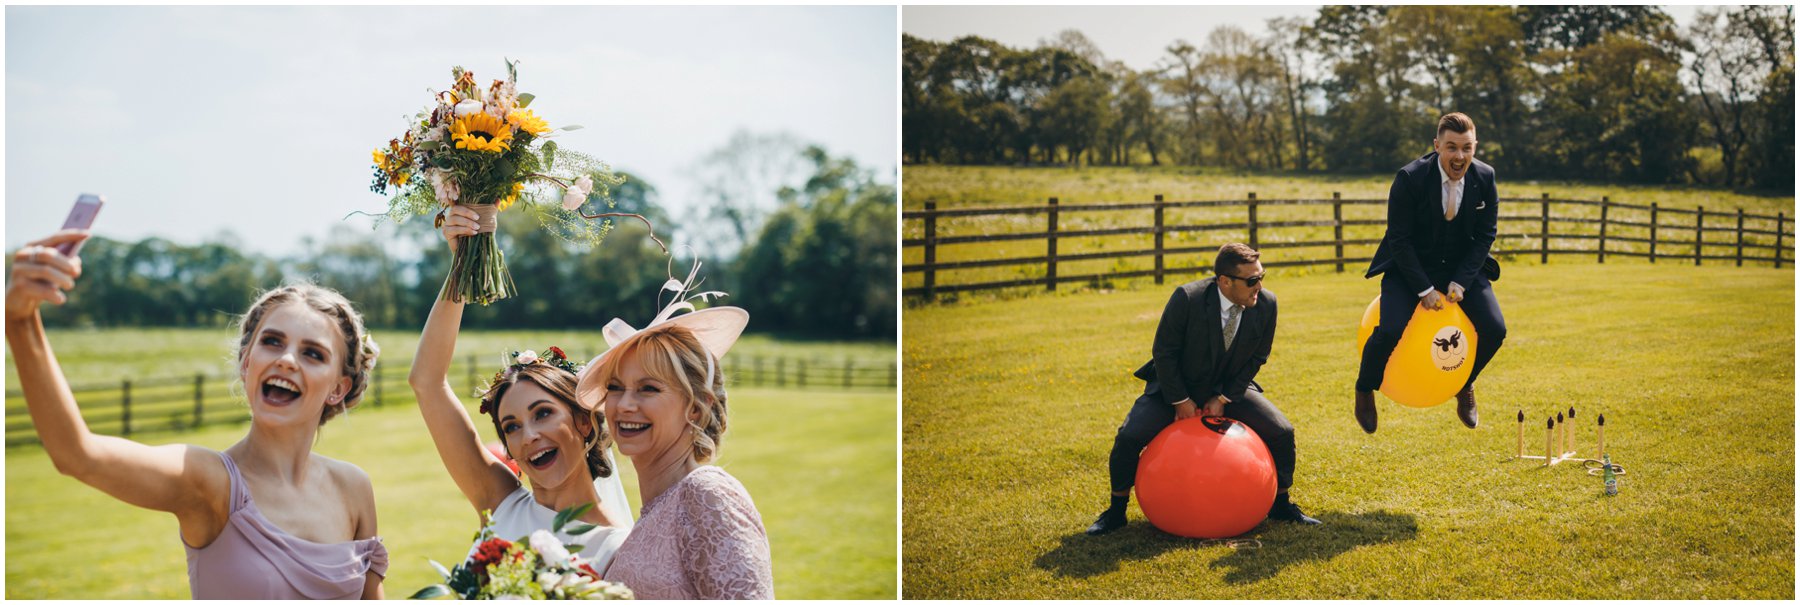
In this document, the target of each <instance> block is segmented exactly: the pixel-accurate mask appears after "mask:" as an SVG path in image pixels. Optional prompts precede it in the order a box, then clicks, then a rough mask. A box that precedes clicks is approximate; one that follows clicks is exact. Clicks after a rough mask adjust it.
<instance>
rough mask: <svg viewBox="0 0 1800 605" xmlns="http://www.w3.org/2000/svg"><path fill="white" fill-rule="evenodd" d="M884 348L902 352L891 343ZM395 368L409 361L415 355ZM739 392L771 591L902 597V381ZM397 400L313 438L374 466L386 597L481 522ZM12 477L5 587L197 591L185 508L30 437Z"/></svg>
mask: <svg viewBox="0 0 1800 605" xmlns="http://www.w3.org/2000/svg"><path fill="white" fill-rule="evenodd" d="M63 336H67V335H58V336H57V338H56V339H55V340H53V343H55V344H56V345H57V346H58V350H59V352H62V353H63V354H64V359H65V362H64V365H65V368H66V369H67V370H69V373H70V374H71V379H72V380H77V381H79V380H83V379H84V378H85V379H95V380H103V379H105V378H106V377H107V375H108V372H109V370H108V368H107V366H106V365H105V364H107V363H111V362H109V361H103V360H108V359H113V358H118V357H120V356H121V351H127V352H128V351H129V350H130V349H129V348H128V347H132V346H135V347H138V348H137V350H138V351H142V350H144V348H146V347H149V348H155V347H158V346H162V345H159V344H153V343H157V342H161V341H159V340H158V339H166V340H168V341H169V342H168V344H167V346H171V347H173V348H170V349H157V350H158V351H160V352H162V354H163V355H164V357H162V358H161V362H162V363H160V364H153V363H145V362H138V361H130V362H125V364H124V366H123V367H125V368H128V369H139V368H140V367H141V368H145V369H150V370H155V369H168V368H189V367H190V366H191V369H189V370H188V371H204V372H214V371H218V369H219V368H221V367H227V368H228V367H229V362H227V361H224V360H223V356H224V355H225V354H226V351H227V349H226V348H224V345H223V341H224V339H226V338H228V337H229V336H228V335H226V334H225V333H224V331H222V330H221V331H218V333H217V334H208V333H207V332H206V331H191V330H171V331H155V330H146V331H130V332H129V333H125V334H114V338H111V339H108V338H105V337H104V334H103V333H100V332H95V333H90V334H87V335H84V336H83V337H81V338H64V337H63ZM213 336H218V338H213ZM555 336H556V335H547V334H546V335H540V334H534V333H503V334H484V335H476V336H473V337H471V338H467V339H465V341H466V342H465V343H464V346H465V348H464V350H465V351H471V350H477V349H479V351H478V352H477V354H480V355H482V358H483V359H495V360H497V359H498V356H499V353H497V352H492V353H490V352H489V351H488V350H487V349H492V350H493V351H499V350H501V348H503V347H506V346H509V345H510V346H519V344H514V343H520V344H524V345H526V346H537V347H542V346H548V344H552V343H556V342H567V341H565V340H561V339H559V338H556V337H555ZM577 336H579V335H577ZM593 336H596V337H597V334H595V335H593ZM383 338H384V339H385V340H384V341H383V344H384V345H386V346H389V347H390V348H389V349H388V351H389V353H390V354H396V356H397V357H411V354H412V351H411V349H412V344H413V342H415V341H414V340H413V339H416V338H417V335H416V334H413V335H411V336H410V337H409V336H407V335H404V334H392V335H387V334H384V335H383ZM577 340H579V339H577ZM109 343H110V344H112V345H114V346H106V345H108V344H109ZM390 343H392V344H390ZM743 344H744V345H748V346H744V347H743V350H746V351H756V350H759V349H760V350H764V351H767V352H768V353H770V354H772V355H773V354H784V355H792V356H802V355H805V354H807V353H809V352H811V351H814V350H817V351H819V352H821V354H827V355H837V356H838V358H841V356H842V355H844V354H854V355H857V356H858V357H859V358H864V357H866V358H877V359H879V358H880V357H878V356H879V355H881V354H882V353H881V349H882V347H881V346H880V345H874V344H830V343H820V344H812V345H801V346H800V348H799V350H798V351H796V350H793V349H789V348H787V347H786V345H785V344H783V343H776V342H774V341H768V340H766V339H762V338H752V339H747V342H745V343H743ZM565 346H568V345H565ZM483 347H486V348H483ZM886 350H887V351H889V352H888V353H886V355H887V356H888V357H886V359H891V358H892V357H891V355H892V353H891V351H892V349H891V345H888V348H887V349H886ZM846 352H848V353H846ZM734 354H738V351H736V350H734ZM140 355H141V353H140ZM133 364H136V365H133ZM8 370H9V371H11V370H12V368H11V366H10V364H9V366H8ZM169 371H173V370H169ZM394 371H397V372H401V373H404V372H405V368H399V369H397V370H394ZM389 397H395V395H394V394H391V393H390V395H389ZM731 397H732V401H731V404H732V405H731V414H732V424H731V429H730V432H728V433H727V434H726V438H725V442H724V449H723V455H722V458H721V460H720V461H719V462H718V463H719V465H720V466H722V467H724V468H725V469H726V470H729V471H730V472H731V473H732V474H733V475H735V476H736V477H738V479H740V480H741V481H743V483H744V485H745V486H746V487H747V488H748V489H749V491H750V493H751V496H752V497H753V498H754V499H755V500H756V504H757V508H758V510H759V511H760V512H761V513H762V516H763V521H764V524H765V527H766V528H767V530H768V532H769V539H770V543H771V546H772V548H773V552H774V569H775V594H776V596H777V597H780V598H806V599H820V598H863V599H871V598H894V597H895V596H896V594H897V589H896V586H895V569H896V567H897V561H896V552H897V544H896V540H897V535H896V525H895V519H896V516H897V510H896V508H897V503H896V500H897V499H896V487H895V479H896V476H895V475H896V468H897V461H896V459H895V440H896V435H895V430H894V427H895V423H896V412H895V407H894V401H895V393H894V391H893V390H886V389H859V390H854V391H839V390H828V389H814V390H797V389H773V388H750V387H745V388H738V389H734V390H733V391H732V393H731ZM400 399H402V401H400V402H399V403H389V404H388V405H386V406H384V407H382V408H379V409H374V408H364V409H358V410H354V411H352V412H351V413H350V415H349V416H348V417H344V418H340V419H337V420H333V421H332V422H331V424H329V425H327V426H326V427H325V428H324V430H323V431H322V432H321V435H320V438H319V443H318V445H317V448H316V450H315V451H317V452H319V453H321V454H323V455H326V456H330V457H333V458H337V459H340V460H345V461H349V462H352V463H355V464H357V465H359V466H361V467H362V468H363V469H364V470H365V471H368V473H369V475H370V476H371V478H372V480H373V481H374V484H375V496H376V504H377V508H378V511H379V523H380V530H381V535H382V536H383V538H384V539H385V542H386V544H387V547H388V549H389V553H390V555H391V557H392V558H391V561H392V562H391V567H390V569H389V576H388V580H387V582H386V585H385V586H386V590H387V596H388V597H390V598H404V597H406V596H407V595H410V594H412V592H413V591H415V590H417V589H418V588H420V587H422V586H425V585H426V584H428V583H432V582H435V581H436V580H437V576H436V573H435V572H433V571H432V570H431V567H430V565H429V564H427V563H426V560H427V559H436V560H437V561H439V562H442V563H446V564H449V563H452V562H454V561H456V560H457V559H458V558H459V557H461V556H462V554H463V552H464V551H465V550H466V549H467V548H468V540H469V539H470V537H471V536H472V535H473V532H474V530H475V527H476V517H475V514H474V512H473V511H472V510H470V509H469V508H468V505H467V503H466V502H465V501H464V500H463V499H462V496H461V495H460V494H459V493H458V492H457V491H456V487H455V485H454V484H453V483H452V482H451V481H450V477H449V474H448V473H447V472H446V471H445V470H444V467H443V464H442V463H441V462H440V461H439V460H438V457H437V454H436V451H435V450H434V449H433V447H432V445H431V440H430V436H429V435H428V434H427V433H426V431H425V427H424V423H423V421H422V420H421V419H420V416H419V413H418V411H417V410H415V409H414V408H413V407H412V404H411V401H410V393H408V394H405V395H404V396H403V397H401V398H400ZM471 413H474V412H473V410H471ZM245 430H246V429H245V427H244V426H243V425H215V426H211V427H209V428H205V429H203V430H201V431H197V432H192V433H185V434H169V433H159V434H156V435H153V436H151V437H147V438H146V439H145V442H148V443H171V442H183V443H194V444H199V445H203V446H206V447H211V448H215V449H222V448H224V447H227V446H229V445H231V444H232V443H234V442H236V441H237V440H239V439H241V438H242V437H243V435H244V433H245ZM621 461H624V460H623V459H621ZM622 466H624V475H623V478H624V481H625V485H626V491H627V492H628V494H629V495H630V497H631V501H632V503H633V506H634V508H635V507H636V506H638V505H641V504H642V502H641V501H639V499H638V496H637V490H636V480H635V477H634V473H633V470H632V469H631V466H630V463H629V462H625V463H624V464H623V465H622ZM6 492H7V504H6V554H7V557H6V596H7V597H8V598H15V599H16V598H95V599H134V598H174V599H184V598H187V597H188V588H187V574H186V571H185V570H186V559H185V555H184V553H183V550H182V547H181V543H180V541H179V539H178V538H177V534H176V524H175V519H174V517H172V516H170V515H167V514H163V513H156V512H150V511H146V510H143V509H138V508H134V507H131V506H129V505H126V504H123V503H120V502H119V501H117V500H114V499H112V498H110V497H107V496H105V495H103V494H101V493H100V492H98V491H96V490H93V489H91V488H89V487H87V486H85V485H82V484H81V483H79V482H77V481H75V480H74V479H71V478H68V477H63V476H61V475H59V474H57V472H56V471H55V469H54V468H53V467H52V465H51V463H50V461H49V459H48V458H47V457H46V456H45V455H44V453H43V450H41V449H39V448H37V447H35V446H26V447H14V448H9V449H8V450H7V452H6Z"/></svg>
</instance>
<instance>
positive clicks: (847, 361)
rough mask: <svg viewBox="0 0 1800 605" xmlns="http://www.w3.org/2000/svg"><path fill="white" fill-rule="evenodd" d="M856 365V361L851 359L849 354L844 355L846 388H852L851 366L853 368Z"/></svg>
mask: <svg viewBox="0 0 1800 605" xmlns="http://www.w3.org/2000/svg"><path fill="white" fill-rule="evenodd" d="M855 366H856V361H855V360H852V359H850V356H849V355H845V356H844V388H846V389H848V388H850V370H851V368H853V367H855Z"/></svg>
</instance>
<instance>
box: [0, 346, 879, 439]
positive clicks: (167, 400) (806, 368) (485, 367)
mask: <svg viewBox="0 0 1800 605" xmlns="http://www.w3.org/2000/svg"><path fill="white" fill-rule="evenodd" d="M490 357H491V356H486V357H480V358H478V356H475V355H470V356H468V359H467V361H466V362H465V363H463V364H457V365H463V366H465V369H464V371H462V372H458V371H457V370H456V368H452V369H451V371H450V373H449V375H450V377H451V378H452V383H453V384H454V383H455V382H457V381H456V378H457V375H458V374H459V373H460V374H462V380H461V381H460V382H461V383H462V384H457V385H455V386H456V387H457V392H458V393H457V394H458V396H460V397H463V401H464V403H469V402H472V401H474V391H475V389H476V388H477V387H479V386H480V383H479V382H478V381H480V380H482V379H484V378H486V377H489V376H492V375H493V372H494V370H495V369H496V368H495V365H496V364H495V363H494V362H493V360H492V359H489V358H490ZM484 362H486V363H484ZM724 365H725V371H726V375H727V376H728V377H729V378H728V381H729V386H732V387H747V386H748V387H777V388H798V389H820V390H824V389H842V390H854V389H892V388H894V387H895V385H896V384H898V378H899V376H898V370H899V368H898V367H897V366H896V365H895V363H894V362H893V361H892V360H882V361H876V360H871V359H866V358H865V359H855V358H852V357H844V358H842V359H827V358H823V357H811V358H792V359H790V358H788V357H781V356H765V355H740V356H736V357H732V358H730V359H727V360H725V364H724ZM411 366H412V363H411V360H397V361H391V362H389V361H386V360H383V362H382V363H377V364H376V365H375V369H374V373H373V374H372V375H371V376H370V377H369V387H368V389H367V390H366V391H365V392H364V393H365V394H364V400H363V402H362V403H361V404H360V405H359V406H358V409H364V408H379V407H382V406H384V405H397V404H404V405H412V404H414V403H416V400H415V399H414V398H413V395H412V387H410V386H408V385H407V384H406V374H407V369H408V368H410V367H411ZM236 378H237V377H236V376H229V375H221V374H213V375H208V374H192V375H180V376H161V377H154V378H136V379H133V378H125V379H122V380H119V381H117V382H105V383H97V384H80V385H71V388H70V390H71V391H73V392H74V394H75V400H76V401H77V402H78V404H79V405H80V407H81V415H82V418H83V419H84V420H86V421H87V424H88V429H89V430H92V431H94V432H96V433H103V434H108V435H119V436H123V437H130V436H133V435H142V434H147V433H165V432H184V431H190V430H194V429H196V428H200V427H202V426H206V425H214V424H223V423H237V422H245V421H248V420H249V419H250V409H249V407H248V406H246V405H245V403H244V395H243V394H242V393H243V391H242V388H243V387H242V386H241V385H237V384H236V383H235V381H236ZM396 394H400V395H399V396H395V395H396ZM350 413H351V414H355V413H356V411H352V412H350ZM31 443H38V438H37V433H36V432H35V431H34V430H33V429H32V425H31V415H30V413H29V412H28V411H27V410H26V408H25V396H24V394H23V393H22V392H20V391H18V390H16V389H8V390H7V391H6V445H7V446H8V447H11V446H15V445H23V444H31Z"/></svg>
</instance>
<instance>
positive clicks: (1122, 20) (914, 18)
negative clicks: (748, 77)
mask: <svg viewBox="0 0 1800 605" xmlns="http://www.w3.org/2000/svg"><path fill="white" fill-rule="evenodd" d="M1696 8H1698V7H1697V6H1664V7H1663V10H1665V11H1667V12H1668V13H1669V14H1670V15H1671V16H1673V17H1675V20H1676V22H1677V23H1679V24H1680V25H1682V26H1686V25H1687V24H1688V23H1689V22H1690V20H1691V19H1692V18H1693V13H1694V10H1695V9H1696ZM901 11H902V12H901V21H900V28H901V31H904V32H906V33H908V34H911V35H913V36H917V37H920V38H926V39H930V40H938V41H949V40H953V39H956V38H958V37H961V36H965V35H977V36H981V37H983V38H988V39H990V40H995V41H997V42H1000V43H1001V44H1005V45H1007V46H1011V47H1013V48H1035V47H1036V46H1037V45H1038V41H1039V40H1047V39H1050V38H1051V37H1053V36H1055V35H1056V34H1057V33H1058V32H1061V31H1063V30H1065V29H1077V30H1081V33H1082V34H1084V35H1086V36H1087V37H1088V39H1089V40H1092V41H1093V42H1094V44H1095V45H1097V46H1099V47H1100V50H1101V52H1103V53H1105V54H1106V57H1107V58H1108V59H1116V60H1120V61H1124V62H1125V64H1126V65H1127V66H1130V67H1131V68H1132V69H1138V70H1143V69H1149V68H1151V67H1153V66H1155V65H1156V62H1157V60H1158V59H1160V58H1161V57H1162V56H1163V54H1164V53H1163V49H1164V48H1168V46H1169V43H1171V42H1174V41H1176V40H1179V39H1185V40H1187V41H1189V42H1192V43H1193V44H1194V45H1196V46H1198V45H1201V44H1203V43H1205V41H1206V35H1207V33H1209V32H1211V31H1212V30H1213V28H1215V27H1218V26H1221V25H1235V26H1237V27H1239V28H1242V29H1243V30H1244V31H1247V32H1250V33H1251V34H1254V35H1262V34H1265V33H1267V32H1268V28H1267V26H1266V25H1267V23H1268V20H1269V19H1272V18H1276V17H1300V18H1303V19H1309V20H1310V19H1311V18H1313V17H1314V16H1317V15H1318V11H1319V6H1318V5H1309V6H1274V5H1258V6H1120V7H1114V6H908V7H905V8H903V9H901Z"/></svg>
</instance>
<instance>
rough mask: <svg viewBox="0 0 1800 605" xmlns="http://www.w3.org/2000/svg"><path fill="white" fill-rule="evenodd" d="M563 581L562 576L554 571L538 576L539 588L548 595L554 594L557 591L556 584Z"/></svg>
mask: <svg viewBox="0 0 1800 605" xmlns="http://www.w3.org/2000/svg"><path fill="white" fill-rule="evenodd" d="M561 581H562V574H559V573H556V572H554V571H546V572H541V573H539V574H538V575H537V583H538V587H540V588H543V589H544V592H546V593H549V592H554V591H555V590H556V584H557V583H558V582H561Z"/></svg>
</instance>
